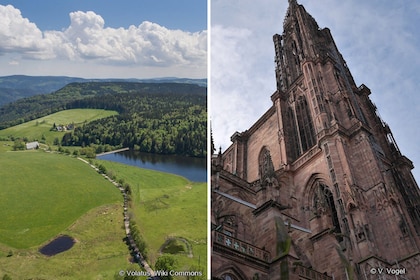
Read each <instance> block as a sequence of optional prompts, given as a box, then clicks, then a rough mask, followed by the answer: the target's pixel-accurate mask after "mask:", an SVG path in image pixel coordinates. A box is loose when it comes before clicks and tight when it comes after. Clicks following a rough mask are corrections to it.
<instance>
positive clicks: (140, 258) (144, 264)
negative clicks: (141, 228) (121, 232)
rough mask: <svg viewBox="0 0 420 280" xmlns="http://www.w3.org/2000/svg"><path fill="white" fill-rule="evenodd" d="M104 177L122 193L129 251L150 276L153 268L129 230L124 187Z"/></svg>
mask: <svg viewBox="0 0 420 280" xmlns="http://www.w3.org/2000/svg"><path fill="white" fill-rule="evenodd" d="M77 159H78V160H81V161H83V162H84V163H87V164H89V166H90V167H92V168H93V169H95V171H97V172H99V169H98V168H97V167H96V166H95V165H93V164H90V163H89V162H88V161H87V160H85V159H83V158H80V157H78V158H77ZM101 175H102V176H103V177H104V178H105V179H107V180H108V181H110V182H111V183H112V184H113V185H114V186H115V187H117V188H118V189H119V190H120V192H121V193H122V196H123V198H124V207H123V209H124V228H125V235H126V237H127V239H128V244H129V246H130V249H131V251H132V252H133V253H134V254H135V255H137V256H138V262H137V263H138V264H139V265H140V266H141V267H143V268H144V269H145V270H146V272H148V273H149V274H150V275H151V276H154V275H155V272H154V271H153V269H152V268H151V267H150V266H149V264H148V263H147V261H146V260H145V259H144V257H143V256H142V255H141V253H140V251H139V249H138V248H137V245H136V243H135V242H134V240H133V237H132V236H131V232H130V217H129V216H128V197H127V194H126V193H125V190H124V188H123V187H122V186H121V185H120V184H118V183H117V182H115V181H114V180H112V179H111V178H109V177H108V176H107V175H106V174H101Z"/></svg>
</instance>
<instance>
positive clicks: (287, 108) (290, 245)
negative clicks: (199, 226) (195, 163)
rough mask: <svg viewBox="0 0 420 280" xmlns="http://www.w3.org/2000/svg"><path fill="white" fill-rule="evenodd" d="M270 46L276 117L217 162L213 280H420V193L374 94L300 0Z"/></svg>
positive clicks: (270, 114)
mask: <svg viewBox="0 0 420 280" xmlns="http://www.w3.org/2000/svg"><path fill="white" fill-rule="evenodd" d="M273 40H274V48H275V55H276V56H275V57H276V61H275V62H276V80H277V90H276V92H274V93H273V94H272V95H271V100H272V102H273V105H272V107H271V108H270V109H268V111H267V112H266V113H265V114H264V115H263V116H262V117H261V118H260V119H259V120H258V121H257V122H256V123H255V124H254V125H253V126H252V127H250V128H249V129H248V130H246V131H244V132H240V133H239V132H236V133H234V134H233V136H232V138H231V140H232V145H231V146H230V147H229V148H228V149H227V150H226V151H224V152H223V153H221V152H220V153H219V154H217V155H213V158H212V177H211V188H212V196H211V211H212V214H211V219H212V220H211V222H212V278H213V279H224V280H235V279H236V280H238V279H267V280H268V279H269V280H274V279H282V280H285V279H290V280H294V279H336V280H340V279H342V280H345V279H360V280H362V279H364V280H365V279H379V278H378V277H382V278H380V279H418V278H416V277H417V276H418V275H420V266H419V265H418V264H419V263H420V251H419V246H420V238H419V235H420V192H419V188H418V186H417V183H416V182H415V180H414V178H413V176H412V174H411V169H412V168H413V165H412V163H411V161H410V160H409V159H407V158H406V157H405V156H404V155H402V154H401V153H400V151H399V149H398V146H397V144H396V143H395V140H394V138H393V136H392V132H391V130H390V128H389V127H388V125H387V124H386V123H385V122H384V121H383V120H381V118H380V117H379V114H378V113H377V108H376V106H375V105H374V104H373V103H372V102H371V100H370V98H369V95H370V90H369V88H368V87H367V86H365V85H361V86H356V84H355V82H354V80H353V78H352V76H351V73H350V70H349V69H348V68H347V65H346V62H345V60H344V59H343V57H342V56H341V54H340V52H339V51H338V49H337V47H336V45H335V43H334V40H333V38H332V36H331V33H330V31H329V30H328V29H326V28H325V29H320V28H319V27H318V25H317V23H316V21H315V20H314V19H313V18H312V17H311V16H310V15H309V14H308V13H307V12H306V10H305V8H304V7H303V6H302V5H299V4H298V3H297V2H296V1H295V0H289V8H288V11H287V15H286V18H285V21H284V31H283V34H282V35H278V34H276V35H274V37H273ZM395 274H400V275H397V276H396V275H395ZM396 277H399V278H396Z"/></svg>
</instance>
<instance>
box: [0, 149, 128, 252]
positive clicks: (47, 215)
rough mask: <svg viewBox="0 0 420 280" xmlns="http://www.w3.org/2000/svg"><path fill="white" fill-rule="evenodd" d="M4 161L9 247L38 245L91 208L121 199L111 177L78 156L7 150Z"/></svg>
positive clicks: (2, 200)
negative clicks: (97, 170) (99, 172)
mask: <svg viewBox="0 0 420 280" xmlns="http://www.w3.org/2000/svg"><path fill="white" fill-rule="evenodd" d="M7 143H10V142H0V144H2V145H4V144H7ZM3 147H4V146H3ZM2 149H4V148H2ZM0 166H1V168H0V178H1V180H0V207H1V211H0V221H1V223H0V243H2V244H4V245H7V246H9V247H13V248H18V249H20V248H31V247H34V246H39V245H40V244H42V243H44V242H46V241H47V240H49V239H51V238H53V237H55V236H56V235H57V234H59V233H61V232H63V231H64V230H65V229H66V228H68V227H69V226H70V225H71V224H72V223H74V222H75V221H76V220H77V219H79V218H80V217H81V216H82V215H83V214H85V213H86V212H87V211H89V210H90V209H93V208H95V207H98V206H100V205H104V204H109V203H117V202H120V203H121V200H122V199H121V194H120V193H119V191H118V190H117V189H116V188H115V187H114V186H113V185H112V184H111V183H110V182H108V181H107V180H105V179H103V177H102V176H99V175H98V174H97V173H96V172H95V171H94V170H93V169H92V168H90V167H89V166H87V164H86V163H83V162H82V161H80V160H78V159H76V158H72V157H68V156H64V155H58V154H54V153H47V152H44V151H21V152H12V151H4V152H1V153H0Z"/></svg>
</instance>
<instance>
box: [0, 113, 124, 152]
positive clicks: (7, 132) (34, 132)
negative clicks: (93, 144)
mask: <svg viewBox="0 0 420 280" xmlns="http://www.w3.org/2000/svg"><path fill="white" fill-rule="evenodd" d="M117 114H118V113H117V112H116V111H110V110H100V109H71V110H64V111H60V112H57V113H54V114H51V115H48V116H45V117H42V118H39V119H35V120H32V121H29V122H26V123H22V124H20V125H16V126H13V127H9V128H6V129H3V130H0V139H2V138H3V139H5V138H8V137H10V136H13V137H14V138H24V137H26V138H27V139H28V141H35V140H37V141H41V140H42V139H45V140H44V141H45V142H46V143H47V144H49V145H52V143H53V141H54V139H55V138H56V137H57V138H59V139H60V140H61V138H62V137H63V135H64V133H65V132H58V131H51V128H52V127H53V125H54V123H55V124H56V125H68V124H71V123H74V124H75V125H76V126H78V125H82V124H83V123H85V122H86V123H87V122H91V121H93V120H97V119H102V118H106V117H109V116H112V115H117Z"/></svg>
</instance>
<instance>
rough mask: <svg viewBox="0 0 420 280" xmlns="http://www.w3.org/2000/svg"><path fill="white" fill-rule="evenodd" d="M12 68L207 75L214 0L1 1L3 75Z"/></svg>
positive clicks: (27, 71)
mask: <svg viewBox="0 0 420 280" xmlns="http://www.w3.org/2000/svg"><path fill="white" fill-rule="evenodd" d="M8 5H11V6H8ZM10 23H12V24H10ZM12 74H26V75H66V76H79V77H80V76H81V77H86V78H96V77H97V78H108V77H115V78H151V77H168V76H175V77H190V78H205V77H206V76H207V1H204V0H199V1H196V0H181V1H171V0H158V1H147V0H121V1H115V0H112V1H111V0H108V1H107V0H102V1H101V0H68V1H52V0H39V1H25V0H9V1H5V0H0V75H2V76H4V75H12Z"/></svg>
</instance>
